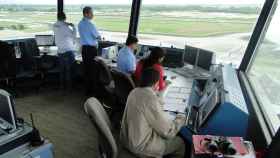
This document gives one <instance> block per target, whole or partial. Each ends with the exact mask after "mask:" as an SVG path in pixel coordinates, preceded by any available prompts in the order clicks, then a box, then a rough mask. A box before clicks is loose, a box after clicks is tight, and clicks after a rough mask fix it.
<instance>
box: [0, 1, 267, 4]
mask: <svg viewBox="0 0 280 158" xmlns="http://www.w3.org/2000/svg"><path fill="white" fill-rule="evenodd" d="M56 2H57V0H0V4H1V3H2V4H3V3H5V4H11V3H13V4H15V3H16V4H56ZM131 2H132V0H64V3H65V4H131ZM263 2H264V0H143V4H168V5H172V4H176V5H182V4H260V3H263Z"/></svg>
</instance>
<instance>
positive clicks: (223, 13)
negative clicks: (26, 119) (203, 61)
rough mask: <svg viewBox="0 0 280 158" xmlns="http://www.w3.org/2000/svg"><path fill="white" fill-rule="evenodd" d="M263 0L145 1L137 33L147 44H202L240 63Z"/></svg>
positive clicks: (219, 57)
mask: <svg viewBox="0 0 280 158" xmlns="http://www.w3.org/2000/svg"><path fill="white" fill-rule="evenodd" d="M263 3H264V0H247V1H237V0H215V1H212V0H189V1H186V0H162V1H158V0H143V2H142V9H141V17H140V23H139V29H138V32H139V33H140V42H142V43H145V44H153V45H162V46H174V47H177V48H184V47H185V45H190V46H194V47H199V48H202V49H206V50H210V51H213V52H215V53H216V56H217V61H218V62H224V63H233V64H235V65H236V66H239V64H240V62H241V59H242V57H243V54H244V53H245V49H246V47H247V45H248V42H249V38H250V35H251V33H252V31H253V27H254V25H255V23H256V21H257V18H258V16H259V13H260V11H261V8H262V6H263Z"/></svg>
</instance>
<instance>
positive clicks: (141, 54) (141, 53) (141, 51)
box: [135, 45, 151, 59]
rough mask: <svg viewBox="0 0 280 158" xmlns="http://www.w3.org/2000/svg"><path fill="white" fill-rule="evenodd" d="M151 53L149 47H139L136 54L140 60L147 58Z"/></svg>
mask: <svg viewBox="0 0 280 158" xmlns="http://www.w3.org/2000/svg"><path fill="white" fill-rule="evenodd" d="M150 53H151V50H150V47H149V46H147V45H139V46H138V49H137V52H136V53H135V55H136V57H137V58H138V59H141V58H145V57H147V56H149V55H150Z"/></svg>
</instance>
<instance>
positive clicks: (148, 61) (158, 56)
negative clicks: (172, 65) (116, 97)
mask: <svg viewBox="0 0 280 158" xmlns="http://www.w3.org/2000/svg"><path fill="white" fill-rule="evenodd" d="M164 57H165V50H164V49H162V48H160V47H155V48H153V50H152V52H151V54H150V55H149V56H148V57H147V58H144V59H142V60H140V61H139V62H138V63H137V66H136V71H135V79H136V82H137V83H139V81H140V78H141V75H142V71H143V70H145V69H147V68H150V67H153V68H154V69H155V70H157V71H158V72H159V76H160V78H159V82H158V85H157V86H156V90H158V91H162V90H164V89H165V88H166V82H165V80H164V70H163V67H162V66H161V62H162V61H163V60H164Z"/></svg>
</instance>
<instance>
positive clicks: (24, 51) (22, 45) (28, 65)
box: [19, 41, 35, 70]
mask: <svg viewBox="0 0 280 158" xmlns="http://www.w3.org/2000/svg"><path fill="white" fill-rule="evenodd" d="M19 49H20V52H21V63H22V65H21V66H22V67H23V69H24V70H33V68H34V64H35V59H34V58H33V57H32V54H30V50H29V49H30V48H29V47H28V44H27V41H24V42H19Z"/></svg>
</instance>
